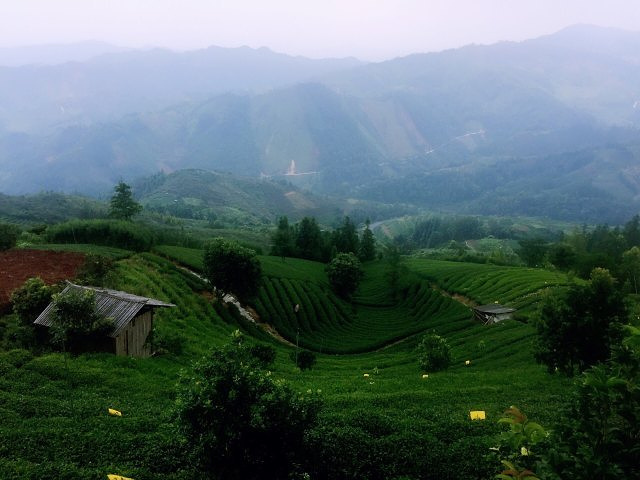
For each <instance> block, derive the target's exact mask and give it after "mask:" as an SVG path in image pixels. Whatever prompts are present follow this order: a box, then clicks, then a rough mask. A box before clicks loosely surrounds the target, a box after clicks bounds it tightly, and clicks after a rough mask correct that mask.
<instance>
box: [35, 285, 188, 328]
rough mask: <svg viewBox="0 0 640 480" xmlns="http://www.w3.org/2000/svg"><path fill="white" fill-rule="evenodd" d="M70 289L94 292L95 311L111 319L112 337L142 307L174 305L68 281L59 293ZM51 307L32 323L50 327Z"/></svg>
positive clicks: (50, 305)
mask: <svg viewBox="0 0 640 480" xmlns="http://www.w3.org/2000/svg"><path fill="white" fill-rule="evenodd" d="M71 290H75V291H83V290H91V291H93V292H95V297H96V312H97V313H98V314H99V315H101V316H104V317H106V318H111V319H113V330H112V331H111V332H110V333H109V336H110V337H114V338H115V337H117V336H118V334H119V333H120V331H121V330H122V329H123V328H125V327H126V326H127V325H128V324H129V322H130V321H131V320H132V319H133V318H134V317H135V316H136V315H137V314H138V312H140V311H141V310H142V309H143V308H145V307H151V308H155V307H175V305H174V304H172V303H165V302H162V301H160V300H156V299H154V298H147V297H140V296H138V295H133V294H131V293H127V292H121V291H119V290H110V289H107V288H94V287H84V286H81V285H75V284H73V283H70V282H69V284H68V285H67V286H66V288H65V289H64V290H63V291H62V293H61V295H64V294H65V293H67V292H69V291H71ZM52 309H53V303H50V304H49V305H48V306H47V308H45V309H44V311H43V312H42V313H41V314H40V315H39V316H38V318H36V319H35V321H34V322H33V323H35V324H37V325H43V326H45V327H50V326H51V324H52V322H53V319H52V318H51V310H52Z"/></svg>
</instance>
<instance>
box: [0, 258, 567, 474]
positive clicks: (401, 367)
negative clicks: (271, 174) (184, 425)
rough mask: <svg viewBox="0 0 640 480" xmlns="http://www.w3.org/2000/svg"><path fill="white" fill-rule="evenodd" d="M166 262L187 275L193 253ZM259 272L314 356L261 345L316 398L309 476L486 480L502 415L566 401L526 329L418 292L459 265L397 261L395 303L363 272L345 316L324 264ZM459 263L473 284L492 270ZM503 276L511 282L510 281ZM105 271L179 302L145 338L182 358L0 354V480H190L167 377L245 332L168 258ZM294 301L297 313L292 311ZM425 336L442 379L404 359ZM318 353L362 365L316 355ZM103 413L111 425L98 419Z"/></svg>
mask: <svg viewBox="0 0 640 480" xmlns="http://www.w3.org/2000/svg"><path fill="white" fill-rule="evenodd" d="M172 251H173V252H174V253H177V255H176V256H178V255H182V256H183V259H184V258H190V259H191V260H190V261H191V262H192V263H193V264H195V263H197V258H198V255H199V251H197V250H194V251H191V250H172ZM165 253H166V252H165ZM178 260H179V259H178V258H175V261H178ZM261 261H262V262H263V268H264V271H265V276H266V282H265V285H264V287H263V289H262V291H261V293H260V299H259V302H260V303H262V307H260V308H261V309H265V310H267V314H268V315H272V316H273V317H274V319H273V322H274V323H276V322H280V323H278V328H279V330H281V332H282V333H283V334H285V333H286V335H287V336H288V337H291V338H295V335H296V334H297V328H298V327H300V343H301V344H303V345H305V346H308V347H309V348H312V349H313V350H316V351H317V352H320V350H322V352H323V353H322V354H321V353H318V363H317V365H316V366H315V367H314V368H313V369H312V370H309V371H302V372H301V371H300V370H298V369H297V368H296V367H295V366H294V364H293V362H292V361H291V359H290V354H291V352H292V351H293V347H291V346H288V345H284V344H282V343H279V342H277V341H276V340H275V339H272V338H268V337H260V338H262V339H264V340H266V341H268V342H270V343H271V345H273V346H274V348H275V349H276V351H277V358H276V362H275V365H274V366H273V375H275V376H276V378H282V379H285V380H286V381H287V382H288V383H289V384H290V385H291V386H292V388H293V389H294V390H295V391H300V392H304V391H307V390H309V389H313V390H314V391H316V390H320V391H321V396H322V398H323V400H324V408H323V412H322V416H321V423H320V425H319V427H318V428H317V429H316V430H315V431H314V432H313V435H312V436H313V438H314V439H315V440H314V441H316V442H318V443H317V444H318V445H320V446H322V448H323V449H324V450H323V455H324V456H323V457H322V459H321V460H317V461H318V462H319V463H317V464H316V468H317V469H318V471H320V472H324V473H322V474H318V475H316V476H314V478H325V479H326V478H332V479H333V478H362V479H382V478H438V479H444V480H448V479H450V480H453V479H457V478H469V479H476V480H478V479H483V480H484V479H488V478H493V476H494V475H495V473H496V472H497V471H498V468H499V464H497V465H493V464H492V463H491V462H490V461H488V460H487V453H488V452H489V447H491V446H493V445H495V442H496V441H497V440H496V438H497V435H498V434H499V432H500V427H499V426H498V424H497V423H496V420H497V419H498V417H499V416H500V414H501V412H502V411H503V410H504V409H505V408H507V407H508V406H509V405H517V406H519V407H521V408H522V409H523V410H524V411H525V412H526V413H527V414H529V415H530V416H531V418H534V419H536V420H539V421H541V422H542V423H543V424H545V425H549V424H550V423H549V422H551V421H553V419H554V417H555V416H556V413H557V410H558V409H559V408H560V407H561V405H562V403H563V401H564V396H565V395H566V392H567V391H568V389H569V386H570V384H571V382H570V381H568V380H564V379H562V378H558V377H555V376H550V375H548V374H546V372H545V369H544V368H542V367H540V366H538V365H536V364H535V363H534V362H533V358H532V355H531V340H532V339H533V335H534V333H533V328H532V327H531V326H529V325H526V324H522V323H520V322H516V321H506V322H502V323H500V324H498V325H493V326H484V325H481V324H479V323H478V322H475V321H473V320H472V319H471V315H470V313H469V310H468V308H467V307H466V306H464V305H462V304H460V303H459V302H456V301H455V300H453V299H452V298H450V297H448V296H446V295H442V294H440V293H439V292H438V291H436V290H434V289H432V288H431V284H432V283H438V284H439V285H442V288H444V285H445V281H444V276H445V274H444V273H443V279H442V280H441V281H439V282H436V280H435V279H433V278H432V277H431V276H430V275H431V274H432V273H433V272H434V271H440V272H445V273H446V274H450V272H451V271H453V270H455V267H457V265H454V266H453V267H452V266H449V265H448V264H446V263H442V264H439V263H433V264H427V263H422V262H421V261H420V260H418V261H416V263H415V265H414V261H409V262H407V268H408V271H407V272H406V274H404V275H403V280H402V284H401V289H400V292H399V295H398V296H397V297H396V298H393V297H392V296H391V295H390V294H389V288H388V284H387V280H386V277H385V266H384V265H383V264H380V263H372V264H369V265H367V266H366V276H365V280H364V281H363V284H362V286H361V288H360V291H359V293H358V295H357V296H356V297H355V298H354V302H353V304H349V303H346V302H344V301H342V300H340V299H338V298H336V297H335V296H334V295H333V294H332V293H331V291H330V290H329V289H328V284H327V282H326V277H325V276H324V266H323V265H321V264H317V263H314V262H305V261H298V260H292V259H287V261H286V262H282V261H281V260H280V259H276V258H273V257H266V258H264V257H263V258H261ZM184 263H186V262H184ZM416 265H417V268H415V270H414V267H415V266H416ZM467 266H468V267H470V271H473V272H475V273H474V275H480V274H482V273H483V268H484V269H487V270H485V271H484V273H486V272H490V271H492V268H493V267H488V266H480V267H481V268H479V269H476V266H475V265H467ZM438 268H440V270H438ZM520 270H521V272H520V273H522V272H525V274H530V275H532V278H537V276H538V275H539V272H536V271H533V272H531V273H527V270H526V269H520ZM425 271H428V273H429V275H426V274H425ZM498 271H499V270H498ZM513 272H514V277H515V276H516V275H515V274H516V273H517V272H518V269H515V270H513ZM116 273H117V275H116V278H117V281H118V284H117V285H113V286H114V287H116V288H119V289H123V290H128V291H131V292H132V293H136V294H140V295H146V296H151V297H154V298H158V299H161V300H164V301H169V302H172V303H174V304H176V305H177V307H176V308H172V309H166V310H162V311H160V312H158V314H157V316H156V327H157V332H158V333H159V334H162V335H169V336H174V337H178V338H180V339H181V341H182V351H181V352H178V353H173V354H169V355H164V356H159V357H152V358H147V359H139V360H137V359H131V358H122V357H114V356H112V355H106V354H86V355H81V356H79V357H69V358H66V359H65V357H64V356H63V355H62V354H59V353H54V354H45V355H42V356H39V357H31V356H30V355H28V354H26V353H25V352H22V351H15V352H8V353H2V354H0V371H1V372H2V375H0V412H1V413H2V416H3V422H0V438H2V441H0V471H1V472H2V474H0V476H1V477H2V478H7V479H10V480H14V479H15V480H18V479H24V478H34V479H36V478H37V479H40V478H75V479H81V478H82V479H91V480H94V479H95V480H98V479H102V478H105V477H106V474H107V473H118V474H121V475H124V476H128V477H131V478H136V479H142V480H151V479H153V478H167V479H170V480H186V479H188V478H193V475H192V472H190V471H189V470H188V467H189V465H188V463H187V462H186V460H185V459H186V456H185V452H182V451H181V446H180V442H179V440H178V439H177V437H176V434H175V430H174V429H173V426H172V419H173V418H174V417H173V416H172V405H173V402H174V398H175V397H174V391H175V384H176V381H177V378H178V374H179V372H180V371H181V370H184V371H185V372H187V374H188V372H189V369H190V365H191V362H192V361H194V360H196V359H198V358H200V357H201V356H202V355H204V354H206V352H207V351H208V350H209V349H210V348H212V347H215V346H219V345H221V344H222V343H225V342H227V341H228V339H229V335H230V333H231V332H232V331H233V330H235V329H236V328H239V327H240V328H243V327H245V325H242V324H239V323H237V322H236V321H235V320H234V317H233V316H232V315H228V314H226V313H225V312H224V311H222V313H220V312H218V311H217V310H216V309H215V308H214V307H213V306H212V303H211V300H210V298H208V297H207V296H206V295H203V294H202V290H203V284H202V283H201V282H200V281H198V280H197V279H196V278H194V277H193V276H192V275H190V274H188V273H186V272H184V271H182V270H180V269H177V268H176V267H175V265H174V264H173V261H171V260H166V259H162V258H159V257H157V256H156V255H152V254H148V253H147V254H136V255H133V256H131V257H129V258H126V259H122V260H119V261H117V270H116ZM540 281H541V282H542V283H541V285H544V281H548V279H547V280H544V275H543V276H542V277H541V279H540ZM559 283H561V282H559ZM482 287H483V286H482V285H480V284H478V285H477V286H473V287H472V288H471V289H470V290H469V291H468V292H467V293H468V295H469V296H471V297H473V298H478V299H480V298H483V297H482V296H481V295H479V294H476V293H475V292H476V289H477V290H478V291H482ZM522 291H525V290H524V289H523V290H522ZM485 295H490V293H486V294H485ZM513 298H514V301H518V297H515V296H514V297H513ZM296 303H298V304H300V305H301V308H300V312H299V315H298V317H296V316H295V315H294V314H292V308H291V306H292V305H295V304H296ZM265 315H266V314H265ZM432 329H433V330H435V331H436V332H438V333H440V334H442V335H444V336H445V337H446V338H447V340H448V342H449V343H450V344H451V346H452V358H453V363H452V365H451V367H450V368H449V369H448V370H447V371H444V372H438V373H434V372H422V371H420V369H419V367H418V363H417V359H416V353H415V350H414V347H415V345H416V343H417V341H418V339H419V338H420V335H421V334H422V332H423V331H425V330H427V331H429V330H432ZM247 331H249V330H247ZM396 340H401V341H399V342H396ZM382 346H384V348H380V347H382ZM330 350H333V351H334V352H338V351H341V352H356V351H362V352H365V351H366V353H358V354H349V355H346V354H339V355H336V354H331V355H328V354H326V352H328V351H330ZM466 360H469V364H466ZM424 373H429V376H428V377H426V378H425V377H423V374H424ZM107 408H115V409H118V410H120V411H122V412H123V417H122V418H113V417H109V416H108V414H107V413H106V412H107V410H106V409H107ZM477 409H479V410H485V411H486V412H487V421H486V422H471V421H470V420H469V410H477ZM43 448H46V451H47V457H46V459H45V460H43V457H42V452H43ZM319 448H320V447H319ZM345 452H349V454H348V455H345ZM314 461H316V460H314V459H311V462H312V463H313V462H314Z"/></svg>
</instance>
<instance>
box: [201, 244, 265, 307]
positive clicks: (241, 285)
mask: <svg viewBox="0 0 640 480" xmlns="http://www.w3.org/2000/svg"><path fill="white" fill-rule="evenodd" d="M203 273H204V276H205V278H206V279H207V280H208V281H209V283H210V285H211V286H212V287H213V288H215V289H216V293H217V294H218V295H219V296H221V295H223V294H224V293H233V294H235V295H237V296H239V297H240V298H242V299H243V300H246V299H247V298H251V297H253V296H254V295H256V294H257V293H258V288H259V287H260V282H261V280H262V268H261V266H260V261H259V260H258V258H257V257H256V254H255V252H254V251H253V250H250V249H248V248H245V247H242V246H240V245H239V244H238V243H236V242H233V241H230V240H225V239H223V238H220V237H218V238H214V239H213V240H212V241H211V242H209V243H208V244H207V246H206V247H205V250H204V258H203Z"/></svg>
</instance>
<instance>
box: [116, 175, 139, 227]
mask: <svg viewBox="0 0 640 480" xmlns="http://www.w3.org/2000/svg"><path fill="white" fill-rule="evenodd" d="M114 192H115V193H114V194H113V196H112V197H111V206H110V208H109V216H110V217H113V218H117V219H120V220H131V217H133V216H134V215H137V214H138V213H140V212H141V211H142V205H140V204H139V203H138V202H136V201H135V200H134V199H133V195H132V194H131V187H130V186H129V185H127V184H126V183H124V182H123V181H122V180H121V181H120V182H118V185H116V187H115V189H114Z"/></svg>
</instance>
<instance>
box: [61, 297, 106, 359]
mask: <svg viewBox="0 0 640 480" xmlns="http://www.w3.org/2000/svg"><path fill="white" fill-rule="evenodd" d="M50 315H51V317H52V325H51V328H50V330H51V334H52V341H53V343H55V344H58V345H61V346H62V348H63V349H64V350H69V351H70V352H73V353H78V352H81V351H85V350H87V349H88V348H87V347H89V348H91V347H92V346H93V345H94V344H98V343H99V342H100V340H101V339H102V337H104V336H105V335H106V334H107V333H108V332H109V331H110V330H111V329H112V328H113V323H112V321H111V320H110V319H108V318H104V317H102V316H100V315H98V313H97V312H96V299H95V293H94V292H93V291H92V290H82V291H77V290H70V291H68V292H66V293H64V294H61V293H60V294H56V295H54V296H53V308H52V309H51V313H50Z"/></svg>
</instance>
